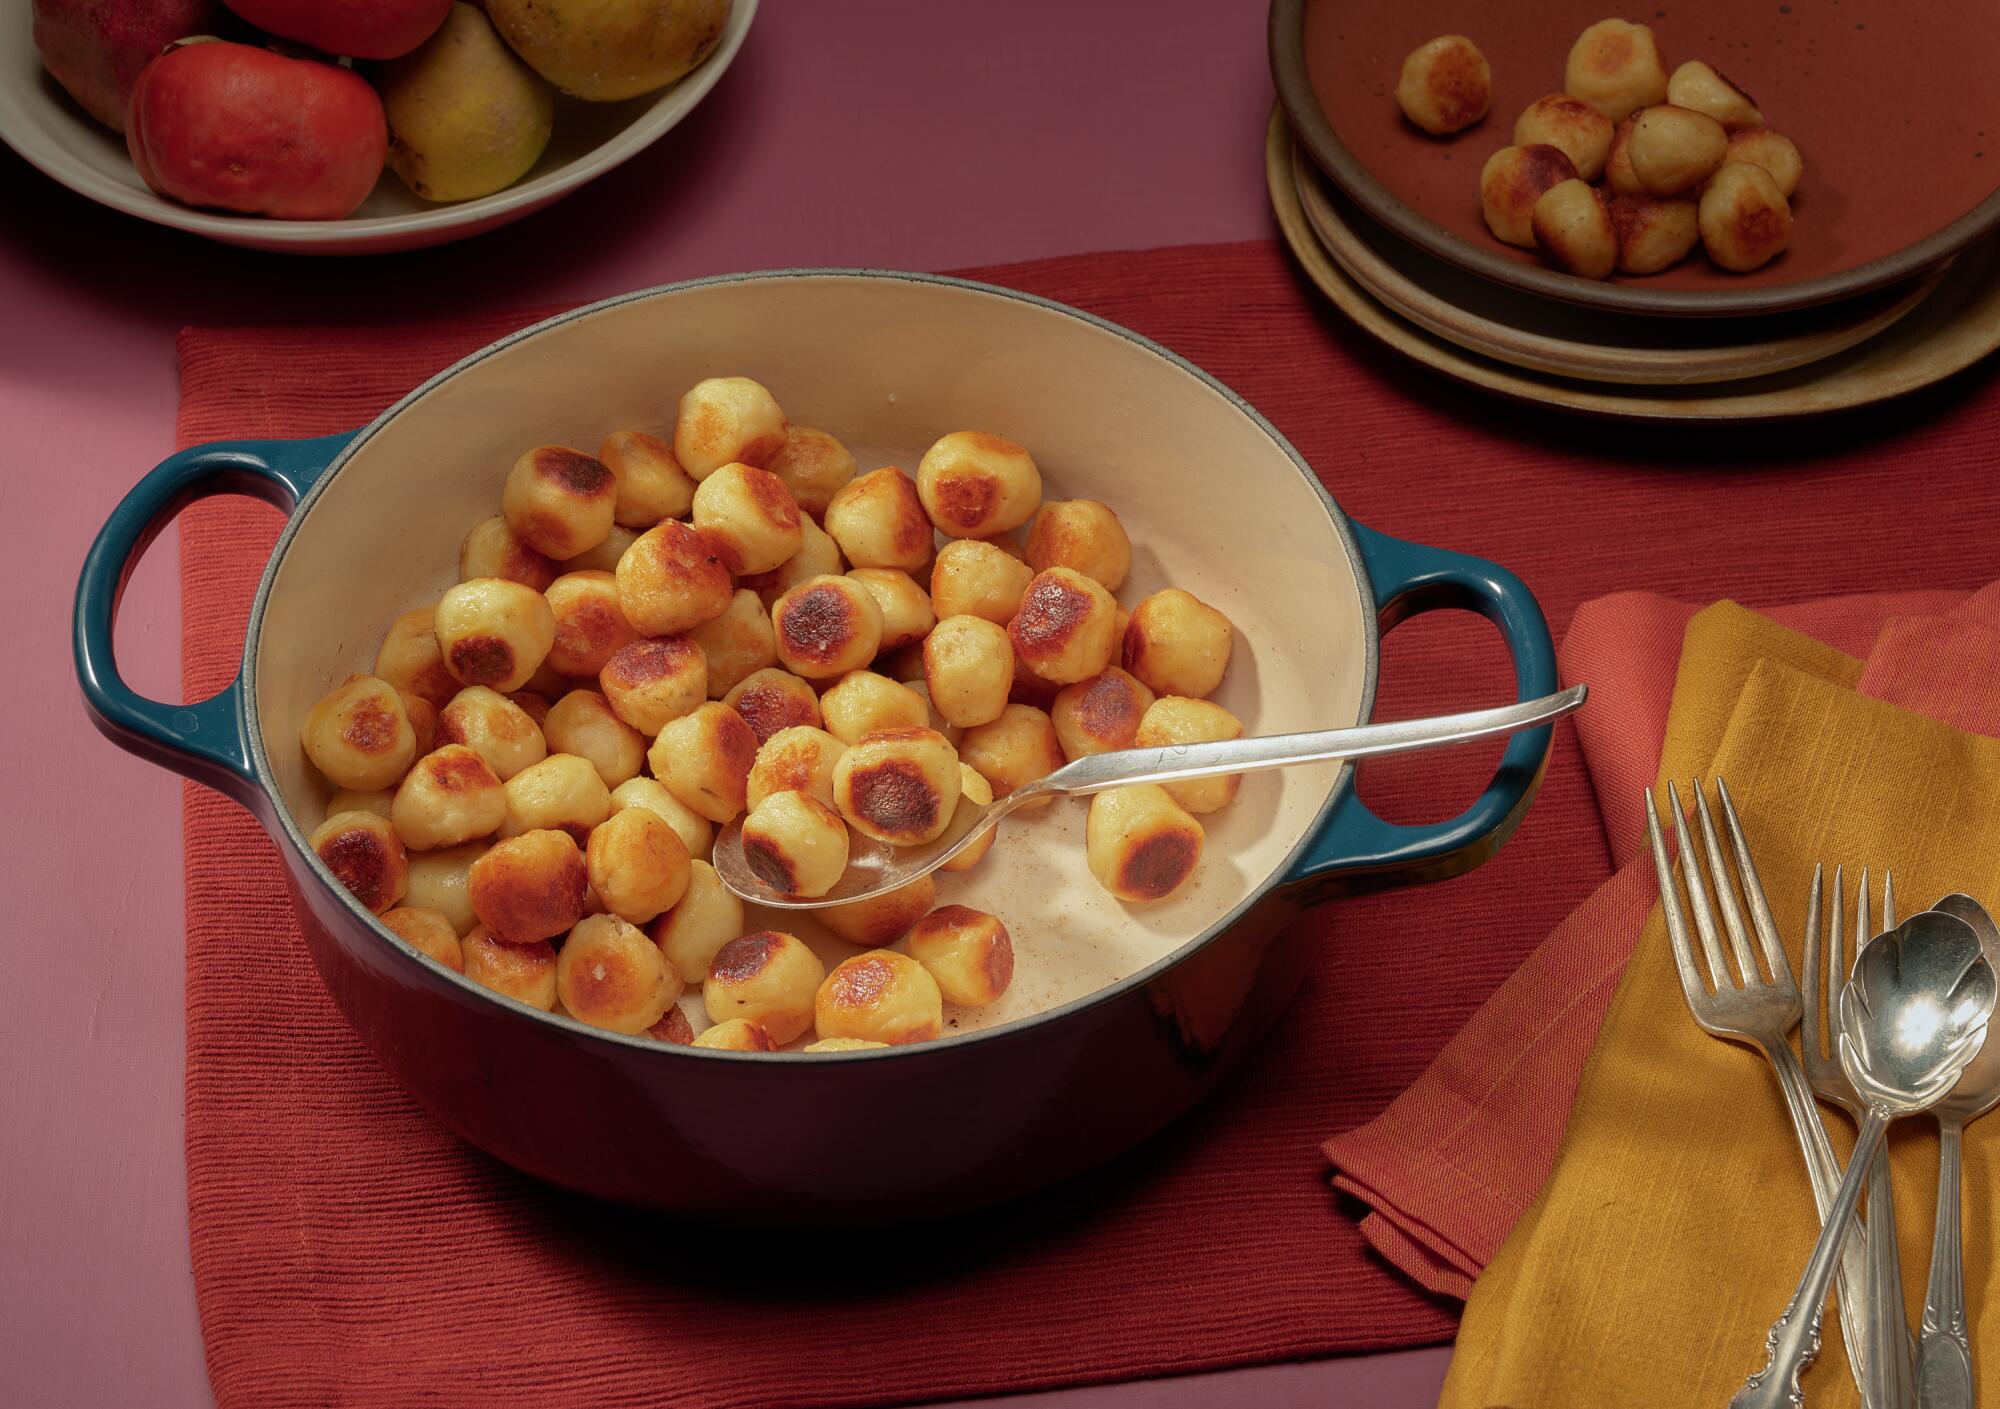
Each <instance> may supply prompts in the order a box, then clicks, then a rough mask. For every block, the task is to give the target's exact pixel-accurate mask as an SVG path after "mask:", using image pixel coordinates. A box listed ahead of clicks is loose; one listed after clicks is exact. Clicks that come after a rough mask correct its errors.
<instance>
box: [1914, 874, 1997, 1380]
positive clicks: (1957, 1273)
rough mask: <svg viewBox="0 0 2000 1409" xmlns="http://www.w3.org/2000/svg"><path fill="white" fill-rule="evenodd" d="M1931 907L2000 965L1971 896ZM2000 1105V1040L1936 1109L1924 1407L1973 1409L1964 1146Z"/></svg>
mask: <svg viewBox="0 0 2000 1409" xmlns="http://www.w3.org/2000/svg"><path fill="white" fill-rule="evenodd" d="M1931 909H1933V910H1936V911H1938V912H1940V913H1942V914H1946V915H1954V916H1956V917H1958V918H1959V919H1961V920H1963V921H1965V923H1966V924H1968V925H1970V926H1971V927H1972V932H1973V933H1974V934H1976V935H1978V936H1979V943H1980V946H1981V948H1983V949H1984V950H1985V952H1986V959H1987V962H1988V963H1991V964H2000V927H1996V926H1995V925H1994V923H1993V917H1992V916H1990V915H1988V914H1987V913H1986V910H1985V907H1983V906H1982V905H1980V903H1979V902H1978V901H1976V900H1974V899H1973V898H1972V897H1971V896H1969V895H1947V896H1946V897H1945V898H1944V899H1942V900H1940V901H1939V902H1938V903H1937V904H1935V905H1933V906H1932V907H1931ZM1995 1104H2000V1042H1989V1043H1987V1044H1986V1045H1985V1046H1983V1047H1981V1048H1980V1050H1979V1055H1978V1056H1976V1057H1974V1058H1973V1059H1972V1061H1971V1062H1970V1063H1969V1064H1968V1065H1967V1066H1966V1068H1965V1073H1964V1075H1962V1076H1960V1077H1959V1078H1958V1084H1957V1085H1956V1086H1954V1087H1952V1088H1951V1091H1950V1093H1949V1094H1948V1095H1946V1096H1945V1098H1944V1099H1943V1100H1941V1101H1939V1102H1938V1103H1937V1104H1936V1105H1935V1106H1933V1107H1931V1114H1932V1115H1933V1116H1935V1117H1936V1118H1937V1123H1938V1199H1937V1230H1936V1231H1935V1232H1934V1233H1933V1234H1932V1235H1931V1278H1930V1285H1929V1286H1928V1287H1927V1288H1926V1289H1925V1291H1924V1320H1923V1341H1922V1343H1921V1344H1920V1345H1919V1346H1918V1349H1917V1398H1918V1402H1919V1403H1921V1404H1922V1405H1923V1406H1924V1409H1972V1383H1973V1381H1972V1340H1971V1337H1970V1335H1969V1334H1968V1333H1967V1330H1966V1325H1965V1248H1964V1244H1963V1242H1962V1241H1961V1236H1960V1231H1959V1212H1958V1210H1959V1190H1958V1178H1959V1148H1960V1143H1961V1141H1962V1139H1963V1137H1964V1134H1965V1126H1966V1122H1967V1121H1970V1120H1974V1119H1977V1118H1978V1117H1979V1116H1982V1115H1984V1114H1985V1113H1986V1112H1987V1111H1990V1110H1992V1109H1993V1107H1994V1105H1995Z"/></svg>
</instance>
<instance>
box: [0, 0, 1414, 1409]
mask: <svg viewBox="0 0 2000 1409" xmlns="http://www.w3.org/2000/svg"><path fill="white" fill-rule="evenodd" d="M1270 103H1271V94H1270V81H1269V78H1268V76H1267V73H1266V68H1265V57H1264V11H1263V6H1262V5H1261V4H1258V3H1255V0H1241V3H1237V4H1234V5H1217V4H1214V3H1210V0H1175V2H1174V3H1162V0H1119V3H1110V0H1098V3H1092V4H1077V3H1075V0H1014V2H1013V3H1010V4H1006V5H971V4H938V3H934V0H933V2H932V3H925V0H840V3H828V0H765V3H764V7H763V11H762V13H761V15H760V17H759V20H758V23H757V25H756V28H755V29H754V31H753V32H752V34H751V36H750V39H749V42H748V43H747V45H746V46H745V47H744V50H743V52H742V54H741V55H740V56H739V58H738V59H737V62H736V65H735V67H734V68H733V69H732V70H731V71H730V73H729V74H728V75H727V76H726V77H725V78H724V79H723V81H722V82H721V84H720V85H719V86H718V87H717V88H716V90H715V92H714V93H713V94H712V95H711V96H710V98H709V99H708V101H707V102H706V103H705V104H704V105H703V106H702V107H701V108H700V109H699V110H698V111H697V112H696V113H695V115H694V116H693V117H692V118H691V119H690V120H689V121H688V122H687V123H686V124H685V125H683V126H682V127H681V128H680V129H678V130H677V131H676V132H674V133H672V134H671V135H670V136H669V137H668V138H667V139H666V140H665V141H664V142H662V143H661V144H660V145H659V146H657V147H655V148H654V149H653V150H651V151H649V152H647V153H646V154H644V155H643V156H642V157H640V158H639V159H637V160H635V161H634V162H632V163H631V164H630V165H628V166H626V167H625V168H623V169H622V170H620V171H618V172H615V173H613V174H612V175H611V176H609V177H606V178H605V179H603V180H602V181H599V182H598V183H597V184H596V185H594V186H592V187H590V188H588V189H586V190H585V191H583V192H582V193H581V194H579V195H577V196H575V197H573V198H572V199H570V200H568V201H566V202H563V203H561V204H559V205H557V206H555V207H554V208H552V209H550V210H548V211H545V212H543V213H542V214H540V215H537V216H534V217H531V218H530V219H529V220H527V221H526V222H524V223H522V224H520V225H517V226H514V227H512V228H510V229H507V230H503V231H499V232H497V233H495V234H491V235H487V236H483V237H481V238H479V239H477V240H474V241H471V242H469V243H466V244H462V245H456V246H451V247H448V248H445V249H441V250H432V251H426V252H422V253H418V254H413V255H404V256H394V257H383V258H376V259H369V260H356V261H352V262H343V263H333V262H322V261H315V260H308V259H296V258H293V259H288V258H281V257H278V256H271V255H259V254H251V253H246V252H242V251H237V250H230V249H225V248H223V247H221V246H218V245H210V244H205V243H202V242H199V241H196V240H193V239H191V238H187V237H183V236H179V235H175V234H172V233H169V232H166V231H162V230H157V229H155V228H153V227H151V226H148V225H144V224H141V223H139V222H137V221H134V220H130V219H127V218H125V217H122V216H118V215H115V214H113V213H111V212H108V211H104V210H100V209H98V208H97V207H95V206H93V205H90V204H88V203H87V202H85V201H83V200H81V199H79V198H76V197H73V196H71V195H69V194H68V193H67V192H65V191H63V190H61V189H60V188H58V187H56V186H55V185H53V184H52V183H50V182H48V181H46V180H44V179H43V178H42V177H41V176H39V175H38V174H37V173H35V172H34V171H32V170H31V169H30V168H28V167H27V166H26V165H25V164H24V163H22V162H21V161H19V160H18V159H17V158H15V157H13V156H12V154H11V153H6V152H4V151H0V190H5V191H6V192H7V195H6V198H5V200H4V202H0V310H4V314H0V330H4V334H3V335H0V523H5V525H6V528H7V532H8V534H9V544H8V549H7V551H6V552H5V553H4V554H0V600H5V601H6V602H7V603H9V604H10V607H11V609H12V612H11V618H10V619H11V620H12V622H13V627H12V638H11V639H12V640H13V641H14V642H15V645H14V648H13V650H12V651H11V652H10V655H11V658H12V659H13V661H14V663H15V664H14V672H13V678H14V681H15V685H16V694H15V704H14V706H13V708H12V709H11V710H10V711H9V723H10V732H9V736H8V738H7V741H6V744H7V746H6V747H5V749H4V751H0V797H4V798H5V799H6V800H7V803H8V806H7V808H6V810H5V813H4V820H0V856H4V857H5V858H6V859H5V863H4V866H5V894H6V897H7V907H8V911H9V915H8V921H9V922H8V925H7V929H8V930H9V932H10V935H11V941H12V948H13V951H14V953H15V954H16V956H17V958H16V962H18V963H20V965H21V967H20V968H19V969H17V970H15V971H14V972H15V975H16V980H17V986H16V988H15V989H14V991H13V992H12V993H11V994H10V996H9V1000H8V1001H7V1003H6V1004H5V1006H4V1014H5V1015H4V1017H0V1062H4V1064H5V1068H6V1072H7V1077H6V1080H5V1081H4V1082H0V1132H4V1133H0V1268H4V1269H5V1271H4V1275H0V1347H4V1349H5V1353H6V1356H7V1362H8V1374H7V1386H8V1388H7V1392H6V1395H5V1398H6V1400H7V1402H9V1403H13V1404H20V1405H23V1406H30V1405H32V1406H67V1405H76V1406H91V1409H97V1406H102V1405H107V1404H114V1403H144V1404H146V1405H148V1406H153V1409H178V1406H184V1405H200V1404H206V1403H208V1402H209V1392H208V1382H207V1377H206V1374H205V1372H204V1369H203V1364H202V1354H201V1341H200V1336H199V1330H198V1326H197V1324H196V1318H195V1307H194V1292H193V1284H192V1281H191V1278H190V1275H189V1272H188V1263H187V1215H186V1203H185V1194H186V1191H185V1187H184V1183H183V1176H182V1150H181V1071H182V1063H183V1046H182V944H181V899H182V897H181V869H180V867H181V856H180V806H179V804H180V786H179V784H178V782H177V781H175V780H174V779H173V778H172V777H170V776H169V775H168V774H166V773H165V772H163V771H161V770H159V769H156V768H151V767H147V766H146V765H144V764H141V763H139V762H138V761H136V760H133V759H130V758H128V757H127V756H126V755H124V754H122V753H120V752H118V751H117V750H115V749H113V748H112V747H111V746H110V745H109V744H107V743H105V742H104V741H103V740H101V739H100V738H99V737H98V736H97V735H96V733H95V732H94V731H93V730H92V729H91V728H90V726H89V724H88V723H87V722H86V721H85V719H84V715H83V710H82V707H81V705H80V703H79V702H78V700H77V695H76V689H75V686H74V684H73V683H72V678H71V672H70V664H69V651H68V634H67V632H68V624H69V617H68V612H69V602H70V594H71V591H72V589H73V587H74V582H75V576H76V570H77V566H78V564H79V562H80V561H81V559H82V556H83V552H84V549H85V547H86V545H87V544H88V542H89V540H90V536H91V535H92V534H93V533H94V532H95V531H96V529H97V527H98V525H99V524H100V523H101V522H102V520H103V518H104V516H105V514H106V513H107V512H108V511H109V510H110V508H111V506H112V505H113V504H114V503H115V502H116V501H117V499H118V497H119V496H120V495H121V494H122V493H123V492H124V491H125V490H126V488H127V487H129V485H130V484H131V482H132V481H133V479H134V478H136V477H137V475H138V474H139V473H140V472H141V471H143V470H145V469H146V468H148V467H150V466H151V465H152V464H154V462H156V461H157V460H159V459H160V458H162V457H163V456H164V455H166V454H167V453H168V452H169V451H170V450H171V449H172V448H173V445H172V440H173V425H174V409H175V405H176V386H175V375H174V360H173V336H174V332H175V330H176V329H177V328H179V327H181V326H182V325H184V324H188V323H208V324H262V323H293V322H339V321H346V320H351V319H364V318H365V319H376V318H389V317H412V316H421V315H424V314H427V313H434V312H445V311H460V310H470V309H496V310H504V309H515V308H528V307H533V306H535V305H539V304H546V303H551V302H556V301H561V300H581V299H589V298H596V297H601V296H603V295H607V294H613V293H619V292H622V291H624V290H627V289H633V288H641V287H645V286H647V285H652V284H660V283H666V282H669V281H671V280H676V279H685V278H689V277H692V276H696V275H703V274H715V273H723V272H729V271H734V270H743V269H755V268H769V267H783V266H792V265H874V266H890V267H901V268H909V269H924V270H931V269H950V268H955V267H961V266H966V265H973V264H982V263H996V262H1001V261H1007V260H1015V259H1027V258H1033V257H1037V256H1044V255H1055V254H1069V253H1077V252H1083V251H1090V250H1102V249H1121V248H1137V247H1144V246H1151V245H1173V244H1189V243H1195V242H1200V241H1210V240H1239V239H1248V238H1254V237H1260V236H1264V235H1267V234H1270V233H1271V221H1270V216H1269V213H1268V209H1267V207H1266V204H1265V196H1264V187H1263V165H1262V159H1261V151H1262V142H1263V129H1264V121H1265V116H1266V113H1267V112H1268V110H1269V107H1270ZM174 563H175V554H174V539H173V537H172V535H171V534H169V535H168V536H167V537H165V538H163V539H162V540H161V542H160V544H159V545H158V546H157V547H156V548H155V550H154V551H153V553H152V554H151V555H150V556H149V557H148V559H147V561H146V562H145V564H144V565H143V566H142V567H141V569H140V570H139V573H138V575H137V576H136V578H135V579H134V581H133V585H132V588H131V591H130V593H129V595H128V597H127V599H126V608H125V614H124V620H123V621H122V622H121V623H120V652H121V661H122V664H123V667H124V670H125V673H126V675H127V677H128V678H129V679H131V680H132V681H133V682H134V683H135V684H136V685H138V686H139V687H140V688H142V689H144V690H146V691H148V692H149V693H152V694H155V695H158V696H160V697H162V698H166V697H169V696H171V697H174V698H178V696H179V691H178V679H179V667H178V661H179V654H178V642H179V634H178V633H179V625H180V623H179V611H178V597H177V585H176V577H175V572H174ZM1444 1363H1445V1354H1444V1352H1443V1351H1441V1350H1431V1351H1416V1352H1409V1353H1404V1354H1397V1355H1383V1356H1368V1357H1356V1358H1352V1359H1346V1360H1335V1361H1325V1362H1320V1363H1316V1364H1311V1365H1291V1366H1273V1367H1268V1368H1265V1369H1259V1370H1248V1371H1240V1372H1236V1373H1232V1374H1226V1375H1211V1376H1202V1377H1198V1378H1193V1379H1186V1380H1177V1381H1171V1382H1160V1383H1151V1384H1141V1385H1124V1386H1113V1387H1108V1388H1100V1389H1092V1390H1086V1391H1073V1392H1066V1393H1056V1394H1045V1395H1038V1396H1032V1397H1023V1398H1020V1399H1010V1400H992V1401H986V1402H987V1403H988V1404H993V1405H1008V1406H1020V1409H1053V1407H1054V1406H1056V1405H1059V1404H1060V1405H1064V1406H1076V1409H1139V1406H1148V1409H1168V1406H1194V1405H1220V1404H1251V1403H1254V1404H1258V1405H1262V1406H1272V1409H1282V1406H1287V1405H1307V1404H1312V1405H1320V1404H1327V1403H1339V1404H1343V1405H1348V1406H1353V1409H1369V1406H1378V1407H1379V1409H1414V1406H1417V1405H1427V1404H1431V1403H1433V1402H1435V1399H1436V1395H1437V1388H1438V1384H1439V1382H1440V1380H1441V1379H1442V1376H1443V1372H1444Z"/></svg>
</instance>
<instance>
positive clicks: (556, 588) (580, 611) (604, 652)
mask: <svg viewBox="0 0 2000 1409" xmlns="http://www.w3.org/2000/svg"><path fill="white" fill-rule="evenodd" d="M543 595H545V596H546V597H547V598H548V599H549V611H550V612H551V613H552V614H553V615H554V617H555V619H556V639H555V644H554V645H553V646H551V647H549V654H548V661H547V663H548V665H549V668H550V669H552V670H556V671H559V672H561V673H562V674H564V675H595V674H597V672H598V671H600V670H602V669H604V663H605V662H606V661H608V660H610V659H611V657H612V655H613V653H614V652H616V651H617V650H618V648H619V647H621V646H624V645H627V644H629V643H631V642H632V641H635V640H637V639H638V636H639V633H638V632H636V631H634V630H633V629H632V623H631V622H629V621H627V620H626V619H625V613H624V611H623V609H622V608H620V607H619V605H618V579H617V578H615V577H613V576H612V575H611V574H610V573H608V572H568V573H564V574H563V575H562V576H561V577H559V578H557V579H556V580H555V581H554V582H552V583H550V584H549V590H548V591H547V592H546V593H545V594H543Z"/></svg>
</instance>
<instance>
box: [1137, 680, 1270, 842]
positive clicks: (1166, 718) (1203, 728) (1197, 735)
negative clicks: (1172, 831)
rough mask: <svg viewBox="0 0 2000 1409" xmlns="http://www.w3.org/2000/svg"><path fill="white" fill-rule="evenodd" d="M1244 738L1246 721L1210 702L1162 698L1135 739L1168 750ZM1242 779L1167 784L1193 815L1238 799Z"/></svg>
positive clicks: (1232, 776) (1231, 777)
mask: <svg viewBox="0 0 2000 1409" xmlns="http://www.w3.org/2000/svg"><path fill="white" fill-rule="evenodd" d="M1242 737H1243V721H1242V720H1240V719H1238V718H1237V717H1236V716H1235V715H1233V714H1231V713H1230V712H1229V711H1228V710H1226V709H1224V708H1223V707H1222V706H1221V705H1219V704H1215V703H1214V702H1212V701H1210V700H1191V699H1188V698H1186V697H1185V696H1182V695H1162V696H1161V697H1160V698H1159V699H1157V700H1155V701H1153V704H1152V707H1151V708H1149V709H1148V710H1147V711H1146V717H1145V718H1144V719H1142V720H1140V721H1139V733H1138V737H1137V739H1136V742H1137V743H1138V745H1139V747H1140V748H1145V749H1153V748H1166V747H1169V746H1171V745H1174V744H1208V743H1215V742H1218V741H1219V740H1223V739H1240V738H1242ZM1242 781H1243V780H1242V778H1241V777H1240V776H1238V775H1236V774H1233V773H1232V774H1230V775H1229V776H1227V777H1223V778H1196V779H1194V780H1192V781H1190V782H1186V783H1167V784H1164V785H1163V786H1165V788H1166V790H1167V795H1168V796H1169V797H1171V798H1172V799H1173V800H1174V801H1175V802H1177V803H1179V804H1180V805H1181V806H1182V807H1185V808H1186V809H1187V810H1188V811H1190V812H1194V813H1203V812H1214V811H1216V810H1218V809H1219V808H1222V807H1225V806H1227V805H1228V804H1229V801H1230V800H1231V799H1232V798H1234V797H1235V796H1236V789H1237V787H1238V785H1239V784H1241V783H1242Z"/></svg>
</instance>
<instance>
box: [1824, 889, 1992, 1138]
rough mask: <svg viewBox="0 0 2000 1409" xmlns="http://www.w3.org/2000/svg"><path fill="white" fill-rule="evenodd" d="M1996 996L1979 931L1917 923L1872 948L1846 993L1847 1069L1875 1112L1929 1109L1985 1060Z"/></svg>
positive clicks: (1926, 920)
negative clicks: (1978, 1059)
mask: <svg viewBox="0 0 2000 1409" xmlns="http://www.w3.org/2000/svg"><path fill="white" fill-rule="evenodd" d="M1995 995H1996V986H1995V977H1994V972H1993V966H1992V965H1991V964H1990V963H1988V962H1987V959H1986V954H1985V951H1984V949H1983V947H1982V946H1981V944H1980V942H1979V935H1978V933H1977V932H1976V931H1975V930H1974V929H1973V928H1972V926H1971V925H1969V924H1967V923H1966V922H1965V921H1964V920H1961V919H1959V918H1958V917H1957V916H1955V915H1948V914H1944V913H1942V912H1940V911H1935V910H1927V911H1925V912H1923V913H1922V914H1918V915H1912V916H1911V917H1910V918H1909V919H1907V920H1905V921H1903V923H1902V924H1900V925H1898V926H1897V927H1896V928H1895V929H1893V930H1889V931H1888V932H1886V933H1884V934H1881V935H1878V936H1877V937H1876V938H1875V939H1873V940H1871V941H1870V942H1869V944H1868V945H1867V947H1866V948H1864V949H1863V950H1862V951H1861V954H1860V957H1859V958H1857V959H1856V960H1855V964H1854V976H1853V978H1852V979H1850V980H1849V981H1848V984H1847V987H1845V988H1844V989H1842V990H1841V993H1840V1044H1839V1045H1840V1065H1841V1068H1842V1069H1843V1070H1844V1071H1846V1073H1847V1078H1848V1080H1849V1081H1852V1082H1853V1083H1854V1089H1855V1090H1856V1091H1857V1092H1858V1093H1860V1096H1861V1099H1862V1101H1863V1102H1864V1103H1865V1104H1866V1105H1867V1106H1868V1107H1869V1108H1870V1109H1871V1110H1886V1111H1887V1112H1889V1113H1891V1114H1893V1115H1908V1114H1913V1113H1914V1112H1916V1111H1920V1110H1928V1109H1930V1108H1931V1107H1932V1106H1934V1105H1936V1104H1937V1103H1938V1101H1940V1100H1941V1099H1943V1097H1944V1096H1945V1095H1947V1094H1948V1093H1949V1092H1950V1091H1951V1089H1952V1086H1953V1084H1954V1083H1955V1082H1956V1081H1957V1080H1958V1078H1959V1075H1960V1074H1961V1073H1962V1072H1963V1071H1964V1070H1965V1068H1966V1066H1967V1065H1968V1064H1969V1063H1970V1062H1971V1061H1972V1060H1973V1058H1974V1057H1976V1056H1978V1055H1979V1051H1980V1049H1981V1047H1982V1046H1983V1044H1984V1041H1985V1037H1986V1024H1987V1020H1988V1019H1989V1018H1990V1017H1991V1016H1992V1014H1993V1000H1994V997H1995Z"/></svg>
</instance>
